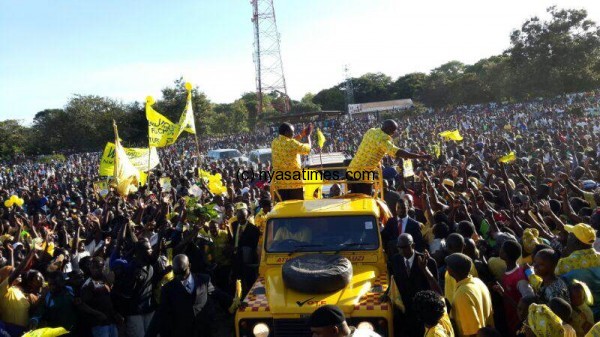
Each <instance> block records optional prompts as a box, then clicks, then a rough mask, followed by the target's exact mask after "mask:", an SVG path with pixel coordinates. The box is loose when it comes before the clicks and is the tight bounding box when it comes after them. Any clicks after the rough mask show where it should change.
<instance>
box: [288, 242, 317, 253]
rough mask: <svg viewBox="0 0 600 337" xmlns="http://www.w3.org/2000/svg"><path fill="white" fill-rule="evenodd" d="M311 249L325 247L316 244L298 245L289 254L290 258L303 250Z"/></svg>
mask: <svg viewBox="0 0 600 337" xmlns="http://www.w3.org/2000/svg"><path fill="white" fill-rule="evenodd" d="M310 247H323V245H314V244H305V245H296V246H294V249H292V250H291V251H290V252H289V253H288V256H290V255H292V254H294V253H297V252H299V251H300V250H301V249H302V248H310Z"/></svg>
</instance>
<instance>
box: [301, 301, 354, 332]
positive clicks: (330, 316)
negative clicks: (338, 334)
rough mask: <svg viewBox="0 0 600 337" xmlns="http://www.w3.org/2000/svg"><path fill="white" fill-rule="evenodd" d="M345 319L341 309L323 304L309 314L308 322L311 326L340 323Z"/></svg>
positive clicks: (319, 326) (317, 326)
mask: <svg viewBox="0 0 600 337" xmlns="http://www.w3.org/2000/svg"><path fill="white" fill-rule="evenodd" d="M345 321H346V316H344V312H343V311H342V309H340V308H339V307H337V306H335V305H324V306H322V307H320V308H318V309H317V310H315V311H314V312H313V313H312V315H310V319H309V324H310V326H311V327H313V328H323V327H328V326H335V325H340V324H342V323H344V322H345Z"/></svg>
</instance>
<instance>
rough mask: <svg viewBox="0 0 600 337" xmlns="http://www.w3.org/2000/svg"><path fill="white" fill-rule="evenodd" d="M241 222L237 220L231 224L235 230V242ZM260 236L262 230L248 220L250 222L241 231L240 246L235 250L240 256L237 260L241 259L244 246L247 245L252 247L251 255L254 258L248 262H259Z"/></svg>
mask: <svg viewBox="0 0 600 337" xmlns="http://www.w3.org/2000/svg"><path fill="white" fill-rule="evenodd" d="M239 225H240V224H239V222H238V221H235V222H234V223H232V224H231V227H232V228H231V229H232V230H233V242H234V243H235V240H236V236H237V234H238V233H237V230H238V226H239ZM259 238H260V230H259V229H258V227H256V226H255V225H253V224H251V223H249V222H248V224H247V225H246V228H245V229H244V231H243V232H241V233H240V238H239V241H238V247H237V250H236V251H235V252H234V253H235V254H236V255H237V256H238V257H239V258H237V259H236V260H239V259H241V257H242V256H243V254H242V247H247V248H250V250H251V257H252V260H251V261H248V263H251V264H252V263H257V261H256V260H257V259H258V256H257V252H256V250H257V248H258V240H259Z"/></svg>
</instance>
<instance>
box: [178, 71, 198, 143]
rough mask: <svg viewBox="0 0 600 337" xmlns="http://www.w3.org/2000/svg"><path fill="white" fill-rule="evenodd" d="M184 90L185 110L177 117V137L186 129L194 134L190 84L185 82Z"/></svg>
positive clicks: (194, 126)
mask: <svg viewBox="0 0 600 337" xmlns="http://www.w3.org/2000/svg"><path fill="white" fill-rule="evenodd" d="M185 90H187V100H186V103H185V110H184V111H183V113H182V114H181V117H179V127H178V131H177V137H179V135H181V134H182V133H183V131H187V132H189V133H191V134H193V135H195V134H196V123H195V122H194V109H193V108H192V84H191V83H189V82H186V83H185ZM177 137H176V138H177Z"/></svg>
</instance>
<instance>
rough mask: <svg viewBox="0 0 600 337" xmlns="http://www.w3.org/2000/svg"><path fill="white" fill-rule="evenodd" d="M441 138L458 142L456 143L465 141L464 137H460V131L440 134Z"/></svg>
mask: <svg viewBox="0 0 600 337" xmlns="http://www.w3.org/2000/svg"><path fill="white" fill-rule="evenodd" d="M440 136H441V137H443V138H446V139H449V140H456V141H461V140H463V137H462V136H461V135H460V132H459V131H458V130H454V131H450V130H448V131H444V132H440Z"/></svg>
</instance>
